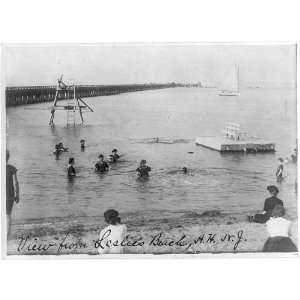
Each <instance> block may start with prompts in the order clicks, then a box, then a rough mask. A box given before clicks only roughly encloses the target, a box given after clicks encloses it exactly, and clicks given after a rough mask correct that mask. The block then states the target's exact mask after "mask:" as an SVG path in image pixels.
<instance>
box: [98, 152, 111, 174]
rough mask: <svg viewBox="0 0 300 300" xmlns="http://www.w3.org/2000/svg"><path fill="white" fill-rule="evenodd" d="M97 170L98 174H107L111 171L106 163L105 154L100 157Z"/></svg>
mask: <svg viewBox="0 0 300 300" xmlns="http://www.w3.org/2000/svg"><path fill="white" fill-rule="evenodd" d="M95 170H96V171H97V172H101V173H104V172H107V171H108V170H109V166H108V163H107V162H106V161H104V156H103V154H100V155H99V156H98V161H97V163H96V164H95Z"/></svg>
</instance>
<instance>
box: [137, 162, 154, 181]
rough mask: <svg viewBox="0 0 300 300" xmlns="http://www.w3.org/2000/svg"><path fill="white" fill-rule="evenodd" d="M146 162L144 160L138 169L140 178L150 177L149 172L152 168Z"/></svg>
mask: <svg viewBox="0 0 300 300" xmlns="http://www.w3.org/2000/svg"><path fill="white" fill-rule="evenodd" d="M146 163H147V162H146V160H145V159H142V160H141V162H140V166H139V167H138V168H137V169H136V172H137V175H138V176H139V177H143V178H147V177H149V172H150V171H151V168H150V167H149V166H147V165H146Z"/></svg>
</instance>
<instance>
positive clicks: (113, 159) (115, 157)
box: [111, 154, 120, 162]
mask: <svg viewBox="0 0 300 300" xmlns="http://www.w3.org/2000/svg"><path fill="white" fill-rule="evenodd" d="M111 158H112V161H113V162H116V161H117V160H118V159H119V158H120V155H119V154H113V155H111Z"/></svg>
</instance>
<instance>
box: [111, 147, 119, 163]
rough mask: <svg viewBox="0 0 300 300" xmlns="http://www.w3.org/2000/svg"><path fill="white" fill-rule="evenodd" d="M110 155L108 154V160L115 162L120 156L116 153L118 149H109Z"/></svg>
mask: <svg viewBox="0 0 300 300" xmlns="http://www.w3.org/2000/svg"><path fill="white" fill-rule="evenodd" d="M111 153H112V154H111V155H110V156H109V160H110V162H111V163H115V162H117V161H118V159H119V158H120V155H119V154H118V150H117V149H113V150H112V151H111Z"/></svg>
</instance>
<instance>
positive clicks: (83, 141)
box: [80, 139, 85, 152]
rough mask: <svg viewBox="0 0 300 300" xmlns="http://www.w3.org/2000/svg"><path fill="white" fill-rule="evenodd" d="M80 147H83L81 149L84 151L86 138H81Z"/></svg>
mask: <svg viewBox="0 0 300 300" xmlns="http://www.w3.org/2000/svg"><path fill="white" fill-rule="evenodd" d="M80 149H81V151H82V152H83V151H84V149H85V140H83V139H82V140H80Z"/></svg>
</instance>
